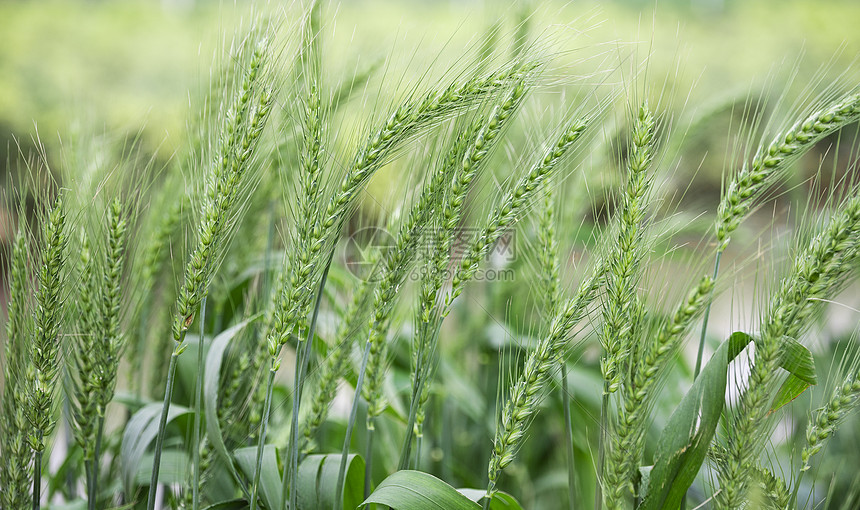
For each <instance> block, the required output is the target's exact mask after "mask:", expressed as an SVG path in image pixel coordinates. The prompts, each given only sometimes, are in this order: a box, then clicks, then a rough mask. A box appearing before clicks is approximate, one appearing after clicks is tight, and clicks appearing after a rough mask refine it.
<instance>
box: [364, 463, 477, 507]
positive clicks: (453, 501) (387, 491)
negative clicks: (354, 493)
mask: <svg viewBox="0 0 860 510" xmlns="http://www.w3.org/2000/svg"><path fill="white" fill-rule="evenodd" d="M371 503H377V504H380V505H387V506H389V507H391V509H392V510H481V507H480V505H478V504H477V503H475V502H474V501H472V500H470V499H469V498H467V497H466V496H464V495H462V494H460V493H459V492H457V489H455V488H453V487H451V486H450V485H448V484H447V483H445V482H443V481H442V480H440V479H438V478H436V477H435V476H433V475H431V474H428V473H423V472H421V471H408V470H407V471H397V472H395V473H393V474H392V475H390V476H389V477H388V478H386V479H385V480H383V481H382V483H380V484H379V486H378V487H376V490H375V491H373V493H372V494H371V495H370V497H368V498H367V499H366V500H364V503H362V504H361V506H362V507H364V506H367V505H369V504H371Z"/></svg>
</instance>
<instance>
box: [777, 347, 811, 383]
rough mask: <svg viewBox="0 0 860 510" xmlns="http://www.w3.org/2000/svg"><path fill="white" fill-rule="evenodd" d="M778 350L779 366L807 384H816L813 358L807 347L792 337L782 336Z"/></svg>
mask: <svg viewBox="0 0 860 510" xmlns="http://www.w3.org/2000/svg"><path fill="white" fill-rule="evenodd" d="M779 351H780V352H779V366H780V367H782V368H783V369H784V370H786V371H787V372H788V373H790V374H792V375H793V376H794V377H796V378H798V379H800V380H801V381H803V382H805V383H807V384H809V385H812V386H814V385H816V384H818V376H817V375H816V374H815V359H813V357H812V353H811V352H809V349H807V348H806V347H804V346H803V344H801V343H800V342H798V341H797V340H795V339H794V338H790V337H787V336H784V337H782V342H780V344H779Z"/></svg>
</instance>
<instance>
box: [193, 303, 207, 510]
mask: <svg viewBox="0 0 860 510" xmlns="http://www.w3.org/2000/svg"><path fill="white" fill-rule="evenodd" d="M205 334H206V298H205V297H204V298H203V301H202V302H201V303H200V337H199V338H198V339H197V382H196V386H195V388H196V390H195V395H194V440H193V441H192V442H191V470H192V478H193V480H194V482H193V483H192V486H191V508H192V509H193V510H198V509H199V508H200V429H201V425H202V420H201V416H200V415H201V410H202V409H203V372H204V370H205V369H206V366H205V363H204V362H203V340H204V338H205Z"/></svg>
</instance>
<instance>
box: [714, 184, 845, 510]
mask: <svg viewBox="0 0 860 510" xmlns="http://www.w3.org/2000/svg"><path fill="white" fill-rule="evenodd" d="M858 232H860V196H854V197H851V198H850V199H849V200H847V201H846V202H844V203H843V204H842V207H841V208H840V211H839V213H838V214H837V215H836V216H834V217H833V218H832V219H831V220H830V222H829V223H828V224H827V225H826V226H825V228H824V229H823V230H822V231H821V232H819V233H818V234H817V235H816V236H815V237H814V238H813V239H812V240H811V241H810V243H809V245H808V246H807V247H806V249H804V250H803V251H802V252H801V253H799V254H798V255H797V257H796V258H795V261H794V267H793V269H792V272H791V274H790V275H789V276H788V277H787V278H785V279H783V281H782V283H781V284H780V287H779V289H778V291H777V293H776V294H775V295H774V297H773V298H772V300H771V303H770V307H769V310H768V313H767V315H766V316H765V317H764V319H763V322H762V326H761V334H760V337H759V338H757V339H756V340H755V363H754V364H753V366H752V370H751V374H750V377H749V385H748V387H747V390H746V391H745V392H744V394H743V397H742V398H741V404H740V407H739V409H738V411H737V415H736V417H735V418H734V420H733V422H732V425H733V429H734V431H735V432H734V434H733V437H732V439H731V441H730V443H729V446H728V454H729V455H728V459H727V462H726V465H725V469H723V470H721V471H720V472H719V473H718V474H719V481H720V492H719V493H718V494H717V495H716V498H715V499H716V503H717V507H718V508H726V509H728V508H737V507H738V506H739V505H741V504H742V502H743V501H744V499H745V497H746V494H747V490H748V487H749V481H750V476H751V475H750V473H751V470H752V467H753V466H754V465H755V460H756V457H757V455H758V452H759V451H760V448H761V445H762V443H763V440H762V439H763V434H762V432H761V430H762V427H763V426H764V423H765V421H766V418H767V416H768V401H769V396H770V392H771V390H772V383H773V382H774V380H775V374H776V373H777V363H778V361H779V359H778V358H779V344H780V342H781V341H782V338H783V337H785V336H788V337H792V338H797V336H798V335H799V334H800V333H801V332H802V331H803V329H804V327H806V326H807V325H808V324H809V322H810V321H809V319H810V317H811V316H812V314H813V313H814V312H816V311H817V310H819V309H820V308H821V300H822V299H823V298H826V297H827V296H830V295H832V294H833V293H835V292H836V290H837V289H838V288H839V287H840V283H841V282H843V281H844V279H845V276H846V274H847V273H848V272H849V271H850V264H849V263H850V262H851V261H852V260H854V259H855V258H856V256H857V254H858V250H860V240H858Z"/></svg>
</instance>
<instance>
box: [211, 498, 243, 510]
mask: <svg viewBox="0 0 860 510" xmlns="http://www.w3.org/2000/svg"><path fill="white" fill-rule="evenodd" d="M249 506H250V505H248V501H247V500H245V499H241V498H240V499H231V500H230V501H221V502H220V503H214V504H212V505H209V506H207V507H206V508H204V509H203V510H245V509H246V508H248V507H249Z"/></svg>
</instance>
